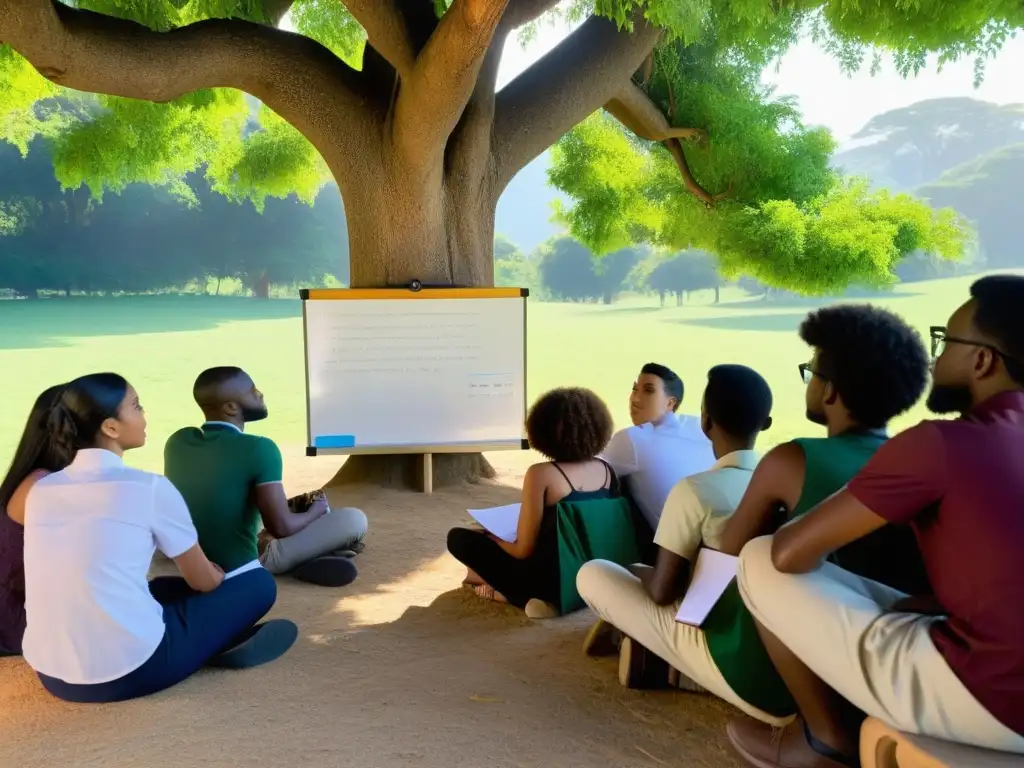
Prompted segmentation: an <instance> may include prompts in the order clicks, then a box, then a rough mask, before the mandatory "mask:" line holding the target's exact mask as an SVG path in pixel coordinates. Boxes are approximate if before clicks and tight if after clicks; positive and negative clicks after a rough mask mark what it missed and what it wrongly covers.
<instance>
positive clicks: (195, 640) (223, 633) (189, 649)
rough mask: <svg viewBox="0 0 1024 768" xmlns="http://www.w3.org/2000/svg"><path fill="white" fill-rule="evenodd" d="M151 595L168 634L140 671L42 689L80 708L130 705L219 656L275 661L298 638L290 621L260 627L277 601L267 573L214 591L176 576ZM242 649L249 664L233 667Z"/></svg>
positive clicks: (258, 571) (154, 586) (48, 682)
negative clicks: (101, 680) (195, 586)
mask: <svg viewBox="0 0 1024 768" xmlns="http://www.w3.org/2000/svg"><path fill="white" fill-rule="evenodd" d="M150 591H151V592H152V594H153V596H154V598H156V600H157V602H159V603H160V604H161V605H162V606H163V616H164V626H165V629H164V637H163V640H162V641H161V643H160V645H159V646H158V647H157V649H156V650H155V651H154V652H153V655H152V656H150V658H149V659H148V660H147V661H146V662H145V663H144V664H143V665H142V666H140V667H138V668H137V669H135V670H134V671H132V672H129V673H128V674H127V675H125V676H124V677H121V678H119V679H117V680H112V681H110V682H106V683H96V684H90V685H75V684H69V683H65V682H64V681H62V680H57V679H55V678H51V677H47V676H46V675H42V674H40V675H39V679H40V681H41V682H42V683H43V686H44V687H45V688H46V689H47V690H48V691H49V692H50V693H52V694H53V695H54V696H56V697H57V698H60V699H64V700H65V701H71V702H76V703H104V702H114V701H126V700H128V699H134V698H138V697H140V696H148V695H150V694H153V693H156V692H158V691H162V690H165V689H167V688H170V687H171V686H174V685H177V684H178V683H180V682H182V681H183V680H185V679H186V678H188V677H189V676H190V675H192V674H193V673H195V672H197V671H198V670H200V669H202V668H203V667H204V666H207V665H208V664H211V662H212V663H213V664H217V657H222V658H224V657H227V662H228V663H225V664H219V665H220V666H229V667H241V666H255V665H256V664H261V663H266V662H269V661H273V660H274V659H276V658H278V657H280V656H281V655H283V654H284V653H285V652H286V651H287V650H288V649H289V648H290V647H291V645H292V644H293V643H294V642H295V639H296V637H297V635H298V630H297V628H296V627H295V625H294V624H292V623H291V622H288V621H283V620H277V621H269V622H267V623H266V624H262V625H257V622H258V621H259V620H260V619H261V618H263V616H265V615H266V614H267V612H268V611H269V610H270V609H271V607H273V605H274V602H275V600H276V599H277V584H276V582H275V581H274V577H273V576H272V575H271V574H269V573H268V572H267V571H266V570H264V569H263V568H255V569H253V570H251V571H247V572H246V573H242V574H239V575H238V576H235V577H233V578H230V579H226V580H225V581H224V582H223V583H222V584H221V585H220V586H219V587H217V589H215V590H213V591H212V592H195V591H194V590H192V589H191V588H190V587H189V586H188V585H187V584H186V583H185V580H184V579H182V578H180V577H175V576H167V577H161V578H158V579H154V580H153V581H152V582H150ZM243 646H244V648H243ZM238 649H242V650H244V651H245V654H244V656H246V657H247V658H246V659H244V661H247V662H248V663H244V664H239V663H231V661H230V659H231V654H233V653H235V652H236V651H237V650H238ZM237 660H238V659H237V658H236V661H237Z"/></svg>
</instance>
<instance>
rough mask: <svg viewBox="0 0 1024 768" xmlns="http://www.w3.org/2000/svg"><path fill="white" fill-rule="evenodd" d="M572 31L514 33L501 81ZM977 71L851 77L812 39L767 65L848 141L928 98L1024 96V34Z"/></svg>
mask: <svg viewBox="0 0 1024 768" xmlns="http://www.w3.org/2000/svg"><path fill="white" fill-rule="evenodd" d="M568 32H569V28H568V27H567V26H564V25H558V26H551V25H547V24H545V25H543V26H541V28H540V33H539V34H538V36H537V39H536V40H535V41H534V42H533V43H532V44H531V45H530V46H529V47H528V48H527V49H525V50H524V49H523V48H522V47H521V46H520V45H519V42H518V41H517V40H516V39H515V38H514V37H513V38H512V39H510V40H509V41H508V43H507V44H506V46H505V52H504V56H503V58H502V61H501V70H500V73H499V85H501V84H504V83H506V82H508V81H509V80H511V79H512V78H514V77H515V76H516V75H517V74H518V73H519V72H521V71H522V70H524V69H525V68H526V67H528V66H529V65H530V64H532V63H533V62H534V61H536V60H537V59H539V58H540V57H541V56H543V55H544V54H545V53H546V52H547V51H549V50H550V49H551V48H553V47H554V46H555V45H557V44H558V42H559V40H561V39H562V38H563V37H564V36H565V35H566V34H568ZM973 73H974V70H973V63H972V62H971V61H961V62H958V63H956V64H952V65H949V66H947V67H946V68H945V69H944V70H943V71H942V72H941V73H939V72H938V71H937V70H936V68H935V67H934V66H933V67H932V68H931V69H930V70H928V71H926V72H923V73H922V74H921V75H920V76H919V77H916V78H913V79H910V80H904V79H903V78H901V77H900V76H899V75H897V74H896V72H895V70H894V69H893V68H892V67H891V66H886V67H884V68H883V71H882V72H880V73H879V74H878V75H876V76H875V77H871V75H870V73H868V72H867V71H866V69H865V71H863V72H862V73H860V74H857V75H855V76H854V77H852V78H849V77H847V76H845V75H843V74H842V73H841V72H840V71H839V66H838V64H837V63H836V62H835V61H834V60H833V59H831V58H830V57H829V56H827V55H826V54H825V53H823V52H822V51H821V50H819V49H818V48H817V47H816V46H815V45H813V44H812V43H810V42H807V43H801V44H799V45H797V46H795V47H794V48H792V49H791V50H790V52H789V53H788V54H787V55H786V56H785V57H784V58H783V59H782V61H781V62H780V64H779V67H778V70H777V71H776V70H775V68H773V69H772V70H769V71H766V72H765V77H764V79H765V81H766V82H769V83H772V84H773V85H775V86H776V87H777V88H778V91H777V92H778V93H779V94H792V95H794V96H796V97H797V98H798V99H799V100H800V107H801V109H802V111H803V114H804V116H805V118H806V120H807V122H808V123H812V124H820V125H825V126H828V127H829V128H831V129H832V132H833V133H834V134H835V136H836V138H837V139H838V140H839V141H840V142H843V141H846V140H847V139H849V138H850V136H852V135H853V134H854V133H856V132H857V131H858V130H860V128H861V127H863V125H864V123H866V122H867V121H868V120H870V119H871V118H872V117H873V116H874V115H877V114H879V113H881V112H886V111H888V110H890V109H896V108H898V107H905V106H907V105H909V104H913V103H914V102H915V101H921V100H922V99H934V98H940V97H950V96H970V97H974V98H977V99H983V100H985V101H992V102H995V103H997V104H1008V103H1012V102H1024V38H1018V39H1016V40H1012V41H1010V43H1009V44H1008V45H1007V46H1006V47H1005V48H1004V49H1003V51H1002V52H1001V53H1000V55H999V57H998V58H996V59H994V60H992V61H990V62H989V66H988V69H987V73H986V76H985V81H984V82H983V83H982V85H981V87H980V88H978V89H975V88H974V85H973V76H974V74H973Z"/></svg>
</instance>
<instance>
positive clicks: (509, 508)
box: [466, 504, 521, 544]
mask: <svg viewBox="0 0 1024 768" xmlns="http://www.w3.org/2000/svg"><path fill="white" fill-rule="evenodd" d="M520 506H521V505H520V504H505V505H504V506H501V507H488V508H487V509H467V510H466V511H467V512H469V514H470V517H472V518H473V519H474V520H476V521H477V522H478V523H480V525H482V526H483V527H484V528H485V529H486V530H487V532H488V533H493V534H494V535H495V536H497V537H498V538H499V539H501V540H502V541H507V542H508V543H509V544H512V543H513V542H515V540H516V529H517V528H518V527H519V507H520Z"/></svg>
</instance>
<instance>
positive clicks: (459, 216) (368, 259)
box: [328, 178, 497, 489]
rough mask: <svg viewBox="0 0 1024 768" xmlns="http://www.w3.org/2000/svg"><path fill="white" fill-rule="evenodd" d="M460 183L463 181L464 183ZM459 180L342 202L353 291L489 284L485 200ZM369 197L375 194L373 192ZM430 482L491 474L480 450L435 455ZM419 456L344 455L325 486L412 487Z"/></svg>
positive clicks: (398, 184) (490, 215) (489, 203)
mask: <svg viewBox="0 0 1024 768" xmlns="http://www.w3.org/2000/svg"><path fill="white" fill-rule="evenodd" d="M463 181H464V180H463ZM467 186H470V187H472V186H475V185H466V184H464V183H459V184H456V183H446V182H444V181H443V180H442V181H441V184H440V188H434V189H430V188H424V187H420V186H416V187H414V188H409V185H408V184H407V183H403V180H402V179H400V178H391V179H385V180H384V181H383V184H382V187H381V188H380V189H379V190H366V194H359V193H355V194H349V195H347V196H346V197H345V214H346V220H347V222H348V232H349V243H350V248H351V253H353V254H359V259H358V260H357V259H353V260H352V263H351V267H350V268H351V274H352V277H351V285H352V287H353V288H379V287H384V286H388V285H407V284H408V283H410V282H411V281H412V280H419V281H420V282H422V283H424V284H434V285H471V286H491V285H493V284H494V262H493V258H492V253H493V250H494V211H495V208H496V207H497V200H496V199H494V198H493V197H492V196H476V197H472V196H468V195H466V194H465V190H466V188H467ZM375 192H376V193H375ZM431 465H432V468H433V476H432V478H431V482H432V485H433V486H434V487H435V488H443V487H445V486H451V485H455V484H459V483H465V482H477V481H479V480H481V479H492V478H494V477H495V476H496V473H495V471H494V468H493V467H492V466H491V465H490V463H489V462H488V461H487V459H486V458H484V456H483V454H480V453H469V454H459V453H438V454H434V456H433V459H432V461H431ZM422 475H423V461H422V457H420V456H418V455H409V454H379V455H370V454H367V455H356V456H350V457H349V458H348V459H346V460H345V463H344V464H342V466H341V469H340V470H339V471H338V473H337V474H336V475H335V476H334V478H333V479H332V480H331V481H330V482H329V483H328V485H330V486H339V485H352V484H360V483H370V484H373V485H378V486H383V487H385V488H400V489H418V488H420V487H421V486H422V483H423V476H422Z"/></svg>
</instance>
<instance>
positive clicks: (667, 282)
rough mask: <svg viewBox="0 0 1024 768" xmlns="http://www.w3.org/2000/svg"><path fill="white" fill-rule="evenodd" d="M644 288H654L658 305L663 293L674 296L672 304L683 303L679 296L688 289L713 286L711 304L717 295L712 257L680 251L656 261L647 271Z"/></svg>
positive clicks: (716, 277)
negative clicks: (648, 272)
mask: <svg viewBox="0 0 1024 768" xmlns="http://www.w3.org/2000/svg"><path fill="white" fill-rule="evenodd" d="M646 284H647V287H648V288H650V289H651V290H652V291H657V293H658V295H659V297H660V299H661V304H662V306H664V305H665V294H666V293H671V294H673V295H674V296H675V297H676V304H677V305H680V304H682V303H683V297H684V296H685V295H686V294H687V293H690V292H692V291H703V290H709V289H713V290H714V292H715V303H716V304H717V303H718V301H719V298H720V295H719V289H720V287H721V278H720V277H719V275H718V270H717V267H716V262H715V258H714V256H712V255H711V254H709V253H706V252H704V251H684V252H683V253H678V254H675V255H673V256H671V257H669V258H667V259H664V260H662V261H660V262H659V263H658V264H657V265H656V266H655V267H654V269H652V270H651V272H650V274H649V275H648V276H647V280H646Z"/></svg>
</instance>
